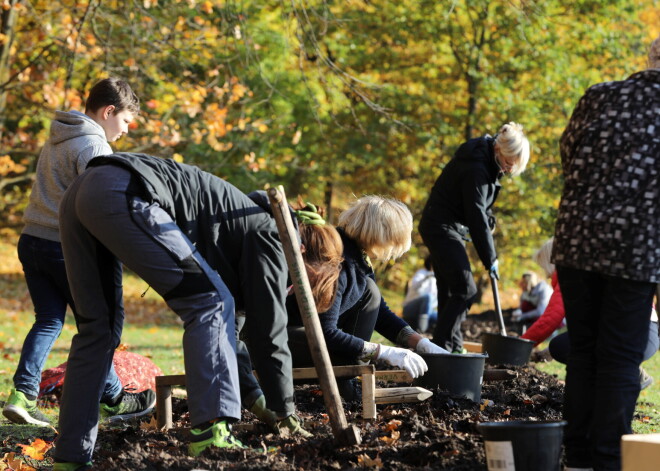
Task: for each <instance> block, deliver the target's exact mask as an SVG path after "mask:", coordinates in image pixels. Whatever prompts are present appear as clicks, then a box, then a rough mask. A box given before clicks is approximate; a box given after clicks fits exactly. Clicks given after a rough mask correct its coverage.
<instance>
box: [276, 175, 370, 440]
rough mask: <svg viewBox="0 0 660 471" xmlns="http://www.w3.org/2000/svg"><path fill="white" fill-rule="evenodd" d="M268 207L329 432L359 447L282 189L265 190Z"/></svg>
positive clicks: (358, 437) (357, 436)
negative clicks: (343, 400) (343, 399)
mask: <svg viewBox="0 0 660 471" xmlns="http://www.w3.org/2000/svg"><path fill="white" fill-rule="evenodd" d="M268 196H269V199H270V205H271V208H272V210H273V215H274V216H275V221H276V223H277V229H278V231H279V234H280V240H281V242H282V247H283V248H284V255H285V256H286V261H287V264H288V266H289V274H290V275H291V280H292V281H293V289H294V291H295V294H296V300H297V301H298V306H299V308H300V314H301V317H302V320H303V324H304V326H305V334H306V336H307V343H308V344H309V350H310V351H311V353H312V360H313V361H314V366H315V367H316V372H317V374H318V377H319V383H320V385H321V390H322V391H323V399H324V401H325V407H326V409H327V410H328V418H329V419H330V426H331V427H332V433H333V434H334V436H335V439H337V441H338V442H340V443H343V444H346V445H359V444H360V443H361V441H362V439H361V437H360V433H359V431H358V429H357V428H356V427H349V426H348V423H347V421H346V416H345V414H344V407H343V405H342V403H341V398H340V396H339V389H338V388H337V380H336V379H335V375H334V372H333V370H332V363H331V362H330V355H329V354H328V349H327V347H326V344H325V337H324V336H323V331H322V330H321V322H320V321H319V316H318V312H317V311H316V304H315V303H314V297H313V296H312V290H311V287H310V284H309V279H308V277H307V271H306V270H305V263H304V261H303V258H302V253H301V251H300V246H299V244H298V237H297V236H296V229H295V227H294V225H293V220H292V219H291V213H290V212H289V205H288V204H287V202H286V198H285V195H284V189H283V188H282V187H280V188H279V189H278V188H271V189H270V190H268Z"/></svg>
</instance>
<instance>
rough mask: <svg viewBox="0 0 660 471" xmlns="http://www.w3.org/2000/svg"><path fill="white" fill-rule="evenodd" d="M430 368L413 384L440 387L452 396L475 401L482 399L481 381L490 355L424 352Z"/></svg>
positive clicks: (432, 387)
mask: <svg viewBox="0 0 660 471" xmlns="http://www.w3.org/2000/svg"><path fill="white" fill-rule="evenodd" d="M421 356H422V358H424V361H426V364H427V365H428V367H429V369H428V371H427V372H426V373H424V375H423V376H420V377H419V378H417V379H415V381H414V382H413V384H415V385H416V386H422V387H425V388H429V389H435V388H440V389H444V390H446V391H448V392H449V394H451V395H452V396H463V397H466V398H468V399H470V400H472V401H474V402H479V401H481V383H482V382H483V377H484V366H485V363H486V358H488V355H482V354H479V353H468V354H466V355H457V354H452V353H422V354H421Z"/></svg>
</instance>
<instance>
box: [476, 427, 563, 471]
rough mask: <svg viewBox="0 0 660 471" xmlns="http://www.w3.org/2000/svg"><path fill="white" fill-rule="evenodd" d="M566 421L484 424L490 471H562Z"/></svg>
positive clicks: (483, 430) (483, 433)
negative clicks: (562, 448)
mask: <svg viewBox="0 0 660 471" xmlns="http://www.w3.org/2000/svg"><path fill="white" fill-rule="evenodd" d="M564 425H566V422H565V421H538V422H535V421H525V420H515V421H511V422H484V423H481V424H478V425H477V429H478V430H479V432H481V435H482V437H483V439H484V447H485V448H486V464H487V465H488V471H560V470H561V446H562V438H563V432H564Z"/></svg>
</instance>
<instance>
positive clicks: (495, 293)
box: [490, 273, 506, 336]
mask: <svg viewBox="0 0 660 471" xmlns="http://www.w3.org/2000/svg"><path fill="white" fill-rule="evenodd" d="M490 285H491V287H492V289H493V301H494V302H495V314H497V321H498V322H499V323H500V334H502V335H504V336H506V328H505V327H504V318H503V317H502V307H501V306H500V292H499V290H498V289H497V278H495V275H494V274H492V273H491V274H490Z"/></svg>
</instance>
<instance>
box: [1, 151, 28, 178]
mask: <svg viewBox="0 0 660 471" xmlns="http://www.w3.org/2000/svg"><path fill="white" fill-rule="evenodd" d="M23 172H25V166H24V165H21V164H17V163H16V162H14V161H13V160H12V158H11V157H10V156H8V155H2V156H0V177H4V176H6V175H9V174H10V173H23Z"/></svg>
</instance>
